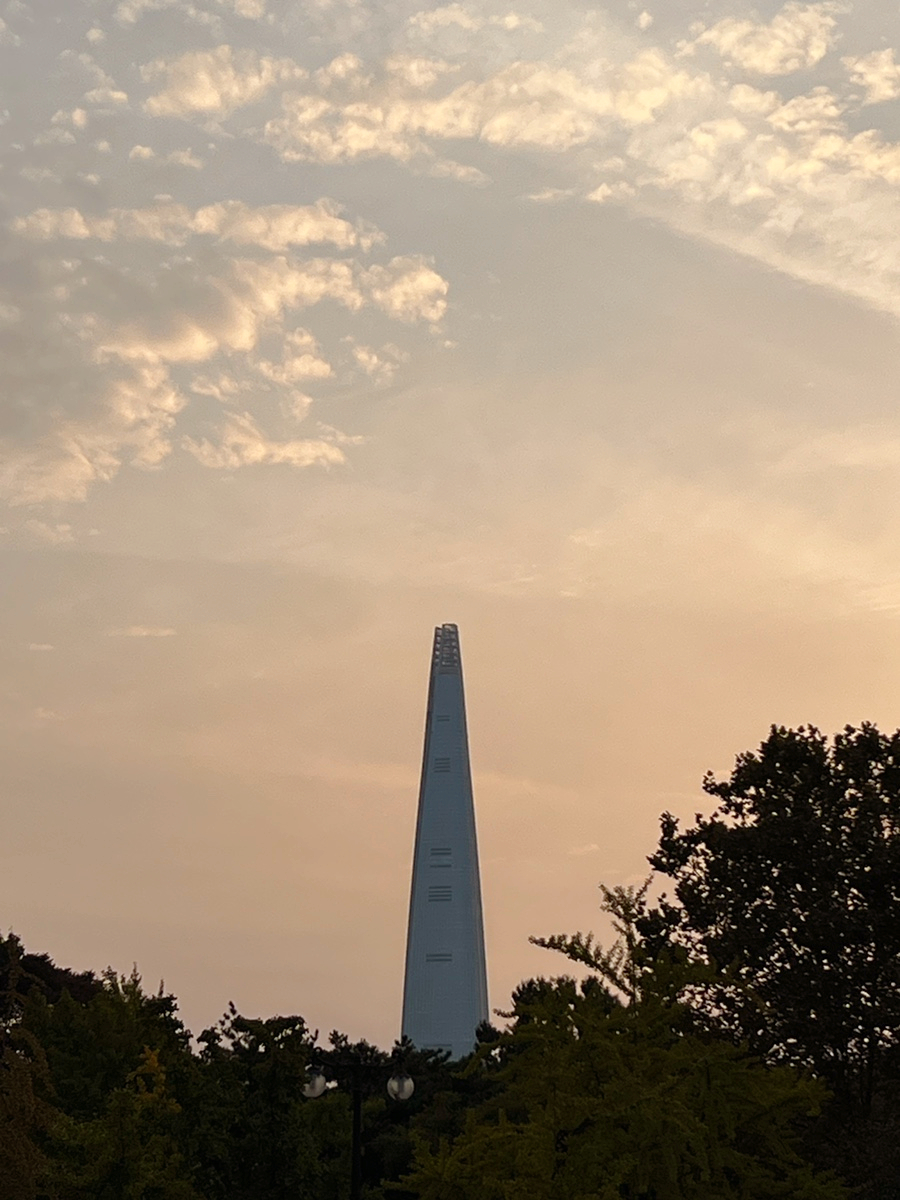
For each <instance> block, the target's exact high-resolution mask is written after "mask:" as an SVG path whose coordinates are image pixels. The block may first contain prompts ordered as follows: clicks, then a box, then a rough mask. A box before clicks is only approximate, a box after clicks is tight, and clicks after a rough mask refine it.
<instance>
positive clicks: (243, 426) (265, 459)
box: [183, 413, 346, 470]
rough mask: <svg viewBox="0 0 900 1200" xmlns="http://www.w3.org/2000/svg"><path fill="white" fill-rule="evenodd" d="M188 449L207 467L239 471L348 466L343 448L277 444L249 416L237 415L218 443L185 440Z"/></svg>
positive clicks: (310, 442)
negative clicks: (264, 466) (274, 466)
mask: <svg viewBox="0 0 900 1200" xmlns="http://www.w3.org/2000/svg"><path fill="white" fill-rule="evenodd" d="M183 444H184V448H185V449H186V450H187V451H188V452H189V453H191V454H192V455H193V456H194V457H195V458H196V459H197V461H198V462H199V463H201V464H202V465H203V466H204V467H211V468H214V469H217V470H236V469H237V468H238V467H247V466H258V465H261V464H263V463H268V464H278V465H285V466H291V467H311V466H326V467H327V466H338V465H340V464H341V463H343V462H345V461H346V460H345V456H344V453H343V451H342V450H341V449H340V447H339V446H337V445H335V444H334V443H333V442H331V441H326V440H324V439H309V438H305V439H297V440H291V441H284V442H279V441H274V440H272V439H269V438H267V437H266V436H265V435H264V434H262V433H261V432H260V430H259V427H258V426H257V424H256V422H255V420H254V419H253V417H252V416H251V415H250V414H249V413H242V414H234V415H232V416H230V417H229V418H228V420H227V421H226V422H225V423H224V424H223V426H222V428H221V430H220V431H219V437H218V441H217V442H212V441H209V440H208V439H201V440H197V439H195V438H185V439H184V443H183Z"/></svg>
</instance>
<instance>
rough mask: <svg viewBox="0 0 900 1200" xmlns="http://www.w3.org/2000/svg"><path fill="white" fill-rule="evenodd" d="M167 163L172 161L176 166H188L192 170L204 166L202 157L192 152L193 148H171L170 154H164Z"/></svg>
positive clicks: (200, 168) (198, 169) (197, 169)
mask: <svg viewBox="0 0 900 1200" xmlns="http://www.w3.org/2000/svg"><path fill="white" fill-rule="evenodd" d="M166 162H167V163H174V164H175V165H176V166H178V167H190V168H191V170H192V171H200V170H202V169H203V167H204V165H205V164H204V162H203V159H202V158H200V157H198V156H197V155H196V154H194V152H193V150H173V151H172V153H171V154H167V155H166Z"/></svg>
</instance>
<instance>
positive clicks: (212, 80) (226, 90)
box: [141, 45, 306, 117]
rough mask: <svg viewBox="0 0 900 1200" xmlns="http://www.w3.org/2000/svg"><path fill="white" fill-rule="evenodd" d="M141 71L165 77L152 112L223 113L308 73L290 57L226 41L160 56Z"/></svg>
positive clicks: (149, 103)
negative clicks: (238, 47)
mask: <svg viewBox="0 0 900 1200" xmlns="http://www.w3.org/2000/svg"><path fill="white" fill-rule="evenodd" d="M141 75H142V77H143V78H144V80H146V81H152V80H154V79H157V78H159V77H163V78H164V80H165V82H164V86H163V88H162V90H161V91H159V92H157V93H156V94H155V95H153V96H150V97H149V98H148V99H147V100H146V101H145V102H144V109H145V111H146V112H148V113H149V114H150V115H151V116H154V117H187V116H191V115H193V114H194V113H205V114H207V115H214V116H218V117H223V116H227V115H228V114H229V113H232V112H234V111H235V109H238V108H243V107H244V106H245V105H248V104H253V103H255V102H256V101H257V100H260V99H262V97H263V96H265V94H266V93H267V92H269V91H271V90H272V88H274V87H276V86H277V85H278V84H282V83H285V82H287V81H289V80H296V79H302V78H303V77H304V76H305V75H306V72H305V71H304V70H302V69H301V68H300V67H299V66H298V65H297V64H296V63H295V62H293V61H292V60H291V59H288V58H272V57H270V56H267V55H261V54H258V53H257V52H256V51H255V50H235V49H233V48H232V47H231V46H227V45H223V46H217V47H216V48H215V49H214V50H192V51H189V52H188V53H187V54H182V55H181V56H180V57H178V58H175V59H157V60H156V61H155V62H152V63H148V64H147V65H146V66H145V67H143V68H142V69H141Z"/></svg>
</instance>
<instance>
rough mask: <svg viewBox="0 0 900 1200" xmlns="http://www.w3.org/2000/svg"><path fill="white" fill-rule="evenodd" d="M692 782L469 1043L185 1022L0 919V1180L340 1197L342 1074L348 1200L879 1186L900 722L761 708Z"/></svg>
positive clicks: (47, 1190) (898, 1080)
mask: <svg viewBox="0 0 900 1200" xmlns="http://www.w3.org/2000/svg"><path fill="white" fill-rule="evenodd" d="M703 786H704V789H705V791H706V793H707V794H708V795H709V796H710V797H712V798H713V799H714V800H715V802H716V804H715V809H714V811H713V813H712V815H711V816H708V817H704V816H700V815H698V816H697V817H696V819H695V823H694V824H693V825H692V826H691V827H689V828H687V829H681V828H680V826H679V824H678V822H677V821H676V820H675V819H674V818H673V817H671V816H669V815H668V814H666V815H664V816H663V818H662V829H661V836H660V841H659V845H658V847H657V849H656V851H655V852H654V853H653V854H652V855H651V856H650V862H651V865H652V867H653V869H654V872H655V877H654V879H655V882H654V884H653V888H652V892H651V890H650V888H649V887H648V886H644V887H643V888H639V889H628V888H616V889H607V888H602V894H603V908H604V909H605V910H606V912H607V913H609V914H610V915H611V917H612V919H613V922H614V925H615V928H616V930H617V935H618V940H617V941H616V942H615V944H614V945H613V946H612V947H610V948H608V949H604V948H602V947H601V946H599V945H597V944H596V943H595V942H594V940H593V938H592V937H591V936H590V935H582V934H575V935H558V936H551V937H546V938H542V939H537V941H538V944H540V945H544V946H546V947H548V948H549V949H551V950H555V951H558V952H561V953H562V954H564V955H565V956H567V957H568V958H569V959H570V960H572V961H574V962H576V963H578V964H580V966H581V967H582V968H584V967H586V968H588V971H587V978H586V979H585V980H584V981H583V982H581V983H576V982H575V981H574V980H573V979H572V978H571V977H569V976H567V975H561V976H558V977H555V978H550V979H537V980H530V981H528V982H526V983H523V984H522V985H521V986H520V987H519V988H518V989H517V991H516V993H515V994H514V996H513V999H512V1005H511V1008H510V1011H509V1012H508V1013H505V1014H504V1017H505V1018H506V1020H507V1028H506V1030H505V1031H504V1032H500V1031H499V1030H497V1029H495V1028H494V1027H492V1026H489V1025H485V1026H484V1027H482V1028H481V1029H480V1030H479V1031H478V1043H477V1046H476V1048H475V1051H474V1053H473V1054H472V1056H471V1057H470V1058H468V1059H466V1060H464V1061H463V1062H461V1063H448V1062H447V1061H446V1060H445V1059H444V1058H443V1057H442V1056H441V1055H439V1054H437V1053H434V1052H420V1051H417V1050H416V1049H415V1048H414V1047H411V1046H409V1045H405V1044H400V1045H398V1046H397V1047H395V1048H394V1050H393V1051H392V1052H391V1054H386V1053H383V1052H382V1051H379V1050H378V1049H376V1048H375V1047H372V1046H368V1045H366V1044H365V1043H359V1044H355V1045H351V1044H350V1043H349V1042H348V1041H347V1039H346V1038H344V1037H342V1036H340V1035H339V1034H332V1035H331V1038H330V1040H329V1042H328V1043H327V1044H326V1045H324V1046H318V1045H317V1044H316V1042H315V1038H314V1036H313V1035H312V1033H311V1031H310V1030H309V1029H308V1028H307V1026H306V1024H305V1023H304V1021H303V1020H302V1018H300V1017H273V1018H271V1019H269V1020H253V1019H249V1018H246V1017H243V1016H241V1015H240V1014H239V1013H237V1012H236V1011H235V1010H234V1009H233V1008H230V1009H229V1011H228V1013H226V1015H225V1016H224V1017H223V1019H222V1020H221V1021H220V1022H219V1023H218V1024H217V1025H216V1026H214V1027H213V1028H212V1029H208V1030H206V1031H205V1032H203V1033H202V1034H201V1035H200V1037H199V1038H198V1039H197V1042H198V1045H197V1047H196V1048H195V1047H192V1044H191V1038H190V1035H189V1034H188V1032H187V1031H186V1030H185V1028H184V1026H183V1025H182V1023H181V1021H180V1020H179V1018H178V1011H177V1004H176V1000H175V998H174V997H173V996H171V995H166V994H164V993H163V992H162V991H160V992H159V993H158V994H152V993H149V992H148V991H146V990H145V989H144V987H143V986H142V984H141V981H140V979H139V977H138V976H137V975H136V974H134V975H132V976H131V977H130V978H121V977H119V976H117V975H116V974H115V973H113V972H109V971H108V972H106V973H104V974H103V975H101V976H99V977H97V976H95V975H94V974H92V973H84V974H75V973H74V972H71V971H67V970H65V969H63V968H60V967H57V966H56V965H55V964H54V963H52V962H51V960H50V959H49V958H48V957H47V956H46V955H35V954H29V953H27V952H26V951H25V949H24V948H23V946H22V945H21V944H20V942H19V940H18V939H17V938H16V937H15V936H14V935H10V936H9V937H7V938H5V939H0V1200H288V1198H290V1200H298V1198H302V1200H344V1198H345V1197H346V1196H347V1195H348V1187H349V1180H350V1172H351V1167H350V1156H351V1124H352V1121H351V1109H352V1098H351V1094H350V1093H351V1090H352V1087H353V1086H354V1081H355V1086H357V1087H361V1088H363V1089H364V1093H365V1099H364V1105H363V1134H364V1138H363V1146H364V1152H363V1156H362V1194H363V1195H364V1196H365V1197H366V1200H376V1198H377V1200H392V1198H396V1200H400V1198H401V1197H407V1198H409V1197H412V1198H418V1200H588V1198H590V1200H732V1198H733V1200H770V1198H771V1200H775V1198H783V1200H788V1198H790V1200H845V1198H846V1200H849V1198H850V1197H851V1196H857V1197H859V1198H860V1200H894V1198H897V1197H900V733H895V734H892V735H885V734H882V733H880V732H879V731H878V729H877V728H875V727H874V726H872V725H863V726H862V727H860V728H858V729H852V728H848V729H846V730H845V731H844V733H843V734H841V735H839V736H838V737H836V738H835V739H834V740H833V741H831V742H829V741H828V739H826V738H825V737H823V736H822V735H821V734H820V733H819V732H818V731H817V730H815V729H811V728H801V729H798V730H788V729H783V728H778V729H776V728H773V729H772V731H771V733H770V735H769V737H768V738H767V740H766V741H765V742H764V743H763V744H762V746H761V747H760V748H759V750H758V751H755V752H753V753H748V754H744V755H741V756H740V757H739V758H738V760H737V763H736V766H735V769H734V771H733V772H732V774H731V776H730V778H729V779H728V780H726V781H717V780H716V779H714V778H712V777H711V776H709V777H707V779H706V780H705V781H704V785H703ZM667 881H668V882H667ZM660 882H661V883H662V886H664V887H666V888H668V889H669V891H668V894H665V893H664V894H662V895H660V894H659V887H658V886H657V885H658V884H660ZM654 894H655V898H652V899H651V896H652V895H654ZM398 1070H399V1071H404V1072H407V1073H408V1074H409V1075H411V1076H412V1077H413V1078H414V1080H415V1092H414V1094H413V1096H412V1097H411V1098H410V1099H408V1100H407V1101H405V1102H399V1101H396V1100H391V1099H390V1098H389V1097H388V1096H387V1094H386V1092H385V1089H384V1084H385V1082H386V1081H387V1079H388V1077H389V1076H390V1075H391V1074H392V1072H393V1073H396V1072H397V1071H398ZM317 1072H324V1074H325V1075H326V1076H328V1077H330V1078H331V1079H332V1081H333V1086H332V1087H330V1088H328V1089H326V1090H325V1091H324V1093H323V1094H322V1095H321V1096H319V1097H318V1098H307V1097H305V1096H304V1094H303V1089H304V1085H305V1084H307V1083H308V1082H309V1080H310V1078H311V1076H312V1075H313V1074H315V1073H317Z"/></svg>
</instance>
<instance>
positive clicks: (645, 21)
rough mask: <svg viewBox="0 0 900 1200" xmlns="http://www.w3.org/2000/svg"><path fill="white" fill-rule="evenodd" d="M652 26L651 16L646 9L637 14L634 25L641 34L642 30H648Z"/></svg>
mask: <svg viewBox="0 0 900 1200" xmlns="http://www.w3.org/2000/svg"><path fill="white" fill-rule="evenodd" d="M652 24H653V15H652V14H651V13H648V12H647V10H646V9H644V11H643V12H641V13H639V14H638V17H637V20H636V21H635V25H637V27H638V29H640V30H641V32H642V33H643V32H644V30H646V29H649V28H650V26H651V25H652Z"/></svg>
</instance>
